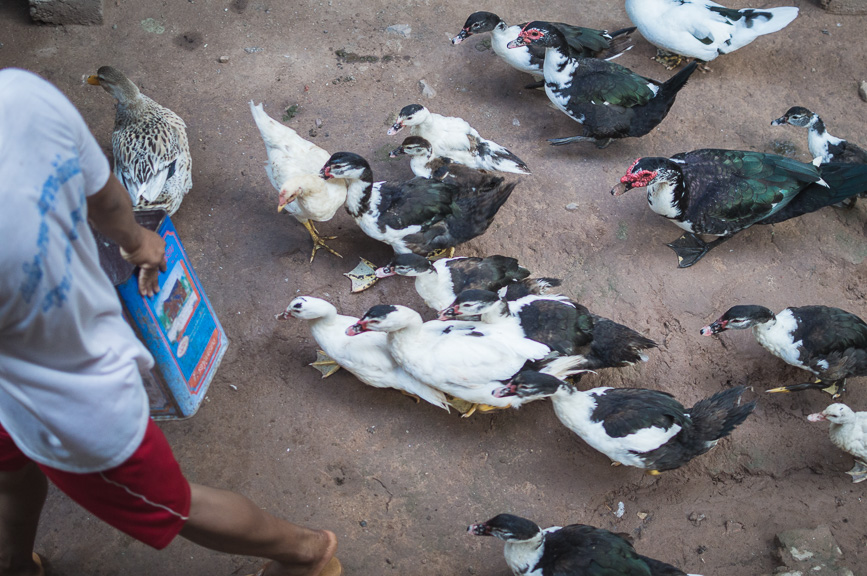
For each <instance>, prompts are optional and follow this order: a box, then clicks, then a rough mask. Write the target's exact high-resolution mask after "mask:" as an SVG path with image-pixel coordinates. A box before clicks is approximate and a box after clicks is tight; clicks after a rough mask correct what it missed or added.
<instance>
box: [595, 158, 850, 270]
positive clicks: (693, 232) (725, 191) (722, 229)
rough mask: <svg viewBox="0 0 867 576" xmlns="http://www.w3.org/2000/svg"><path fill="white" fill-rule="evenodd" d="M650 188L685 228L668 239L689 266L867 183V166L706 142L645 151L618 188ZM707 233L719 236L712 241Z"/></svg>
mask: <svg viewBox="0 0 867 576" xmlns="http://www.w3.org/2000/svg"><path fill="white" fill-rule="evenodd" d="M643 187H646V188H647V203H648V204H649V205H650V208H651V210H653V211H654V212H656V213H657V214H659V215H660V216H664V217H665V218H668V219H669V220H671V221H672V222H673V223H674V224H675V225H676V226H678V227H679V228H681V229H683V230H685V233H684V234H683V235H682V236H681V237H680V238H679V239H678V240H676V241H675V242H672V243H671V244H668V246H669V247H670V248H671V249H672V250H674V251H675V253H676V254H677V258H678V267H680V268H686V267H688V266H692V265H693V264H695V263H696V262H698V261H699V260H700V259H701V258H702V257H703V256H704V255H705V254H707V252H708V251H709V250H711V249H712V248H714V247H715V246H718V245H719V244H722V243H723V242H725V241H726V240H728V239H729V238H731V237H732V236H734V235H735V234H736V233H738V232H740V231H741V230H744V229H746V228H749V227H750V226H752V225H753V224H776V223H779V222H783V221H785V220H788V219H790V218H794V217H796V216H800V215H802V214H806V213H808V212H814V211H816V210H818V209H819V208H823V207H825V206H830V205H832V204H836V203H838V202H841V201H842V200H845V199H846V198H849V197H850V196H854V195H856V194H859V193H861V192H863V191H864V190H867V166H865V165H859V164H825V165H821V166H819V167H818V168H817V167H816V166H814V165H813V164H805V163H803V162H798V161H797V160H792V159H791V158H785V157H783V156H777V155H776V154H763V153H761V152H751V151H743V150H719V149H703V150H694V151H692V152H684V153H681V154H675V155H674V156H672V157H671V158H639V159H638V160H636V161H635V162H634V163H633V164H632V166H630V167H629V170H628V171H627V172H626V175H625V176H623V177H622V178H621V179H620V183H619V184H618V185H617V186H615V187H614V188H613V189H612V190H611V193H612V194H613V195H615V196H619V195H621V194H624V193H625V192H627V191H629V190H631V189H633V188H643ZM702 234H704V235H709V236H717V239H716V240H714V241H713V242H709V243H708V242H705V241H704V240H702V239H701V237H700V235H702Z"/></svg>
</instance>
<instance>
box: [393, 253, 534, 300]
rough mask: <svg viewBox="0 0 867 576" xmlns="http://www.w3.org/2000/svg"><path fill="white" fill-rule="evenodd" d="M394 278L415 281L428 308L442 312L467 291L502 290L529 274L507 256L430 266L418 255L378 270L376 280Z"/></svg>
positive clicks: (399, 257)
mask: <svg viewBox="0 0 867 576" xmlns="http://www.w3.org/2000/svg"><path fill="white" fill-rule="evenodd" d="M394 275H398V276H410V277H415V290H416V292H418V295H419V296H421V298H422V300H424V302H425V304H427V305H428V306H430V307H431V308H433V309H434V310H436V311H437V312H439V311H440V310H442V309H443V308H445V307H446V306H448V305H449V304H451V303H452V302H454V300H455V296H456V295H457V294H460V293H461V292H463V291H464V290H469V289H471V288H481V289H485V290H499V289H500V288H502V287H504V286H506V285H507V284H511V283H512V282H517V281H518V280H522V279H524V278H526V277H527V276H529V275H530V271H529V270H527V269H526V268H524V267H522V266H519V265H518V261H517V260H515V259H514V258H509V257H507V256H499V255H496V256H488V257H487V258H475V257H461V256H459V257H457V258H440V259H439V260H436V261H434V262H431V261H430V260H428V259H427V258H425V257H424V256H420V255H418V254H398V255H397V256H395V257H394V259H393V260H392V261H391V262H390V263H389V264H388V265H386V266H383V267H382V268H378V269H377V270H376V276H377V278H385V277H387V276H394Z"/></svg>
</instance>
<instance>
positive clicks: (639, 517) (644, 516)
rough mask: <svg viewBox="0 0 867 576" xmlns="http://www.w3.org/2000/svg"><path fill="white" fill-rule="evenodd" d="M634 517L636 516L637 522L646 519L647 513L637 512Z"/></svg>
mask: <svg viewBox="0 0 867 576" xmlns="http://www.w3.org/2000/svg"><path fill="white" fill-rule="evenodd" d="M636 516H638V519H639V520H644V519H645V518H647V512H639V513H638V514H636Z"/></svg>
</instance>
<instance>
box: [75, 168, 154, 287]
mask: <svg viewBox="0 0 867 576" xmlns="http://www.w3.org/2000/svg"><path fill="white" fill-rule="evenodd" d="M87 212H88V217H89V218H90V220H91V222H93V225H94V227H95V228H96V229H97V230H99V231H100V232H102V233H103V234H105V235H106V236H108V237H109V238H110V239H111V240H113V241H114V242H116V243H117V244H118V245H120V253H121V255H122V256H123V257H124V259H125V260H126V261H127V262H129V263H131V264H134V265H136V266H138V267H139V268H141V273H140V274H139V278H138V288H139V292H140V293H141V294H142V296H153V295H154V294H156V293H157V292H159V290H160V288H159V281H158V275H159V272H160V271H163V272H165V270H166V262H165V249H166V243H165V242H164V241H163V239H162V238H160V236H159V234H157V233H155V232H151V231H150V230H148V229H146V228H143V227H141V226H139V224H138V223H137V222H136V221H135V217H134V216H133V212H132V202H131V201H130V198H129V194H128V193H127V191H126V189H125V188H124V187H123V184H121V183H120V180H118V179H117V178H116V177H115V175H114V174H112V175H111V176H109V178H108V182H106V184H105V186H103V188H102V190H100V191H99V192H97V193H96V194H93V195H92V196H88V198H87Z"/></svg>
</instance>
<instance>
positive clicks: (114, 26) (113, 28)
mask: <svg viewBox="0 0 867 576" xmlns="http://www.w3.org/2000/svg"><path fill="white" fill-rule="evenodd" d="M111 29H112V30H117V24H112V25H111ZM0 46H2V44H0Z"/></svg>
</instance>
